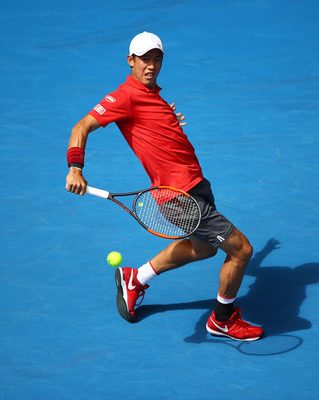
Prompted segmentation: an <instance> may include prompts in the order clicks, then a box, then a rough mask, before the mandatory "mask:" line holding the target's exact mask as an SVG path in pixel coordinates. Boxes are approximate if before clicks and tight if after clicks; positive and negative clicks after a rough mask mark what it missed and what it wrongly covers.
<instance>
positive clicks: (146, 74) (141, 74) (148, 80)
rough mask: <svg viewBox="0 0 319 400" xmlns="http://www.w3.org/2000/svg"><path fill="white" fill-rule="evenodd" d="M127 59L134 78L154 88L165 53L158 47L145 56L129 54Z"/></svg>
mask: <svg viewBox="0 0 319 400" xmlns="http://www.w3.org/2000/svg"><path fill="white" fill-rule="evenodd" d="M127 60H128V64H129V65H130V67H131V68H132V75H133V76H134V78H135V79H137V80H138V81H139V82H141V83H143V85H145V86H147V87H148V88H150V89H154V87H155V85H156V79H157V77H158V74H159V73H160V70H161V67H162V62H163V53H162V52H161V51H160V50H158V49H153V50H150V51H148V52H147V53H145V54H144V55H143V56H128V59H127Z"/></svg>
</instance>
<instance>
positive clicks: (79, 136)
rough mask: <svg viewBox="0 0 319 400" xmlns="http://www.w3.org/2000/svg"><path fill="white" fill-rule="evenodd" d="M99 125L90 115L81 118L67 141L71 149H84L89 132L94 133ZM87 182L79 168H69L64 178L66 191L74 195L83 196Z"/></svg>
mask: <svg viewBox="0 0 319 400" xmlns="http://www.w3.org/2000/svg"><path fill="white" fill-rule="evenodd" d="M99 126H100V124H99V123H98V122H97V121H96V119H95V118H93V117H92V116H91V115H87V116H85V117H84V118H82V119H81V120H80V121H79V122H78V123H77V124H76V125H75V126H74V127H73V129H72V133H71V136H70V141H69V149H70V148H71V147H79V148H81V149H83V150H84V149H85V146H86V141H87V138H88V135H89V133H90V132H92V131H94V130H95V129H97V128H98V127H99ZM86 187H87V182H86V179H85V178H84V176H83V175H82V170H81V169H80V168H74V167H71V168H70V169H69V173H68V175H67V177H66V186H65V188H66V190H67V191H68V192H72V193H75V194H80V195H83V194H85V192H86Z"/></svg>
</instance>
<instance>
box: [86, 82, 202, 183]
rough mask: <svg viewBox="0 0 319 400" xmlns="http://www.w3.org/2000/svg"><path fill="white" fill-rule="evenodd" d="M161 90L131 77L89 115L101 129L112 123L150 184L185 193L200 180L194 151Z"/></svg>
mask: <svg viewBox="0 0 319 400" xmlns="http://www.w3.org/2000/svg"><path fill="white" fill-rule="evenodd" d="M160 90H161V89H160V88H159V87H158V86H156V88H155V89H154V90H151V89H149V88H147V87H146V86H145V85H143V84H142V83H141V82H139V81H137V80H136V79H135V78H134V77H133V76H131V75H130V76H128V78H127V80H126V82H125V83H123V84H122V85H120V86H119V88H118V89H117V90H115V91H114V92H112V93H110V94H109V95H107V96H106V97H105V98H104V99H103V100H102V101H101V102H100V103H99V104H97V105H96V106H95V107H94V109H93V110H91V111H90V113H89V114H90V115H92V116H93V117H94V118H95V119H96V120H97V121H98V122H99V124H100V125H101V126H103V127H105V126H106V125H108V124H109V123H111V122H115V123H116V124H117V126H118V127H119V129H120V131H121V132H122V134H123V136H124V137H125V139H126V141H127V142H128V144H129V145H130V147H131V148H132V150H133V151H134V153H135V154H136V156H137V157H138V158H139V160H140V161H141V163H142V165H143V167H144V168H145V170H146V172H147V174H148V175H149V177H150V179H151V182H152V185H153V186H158V185H167V186H174V187H177V188H179V189H182V190H185V191H188V190H190V189H191V188H192V187H194V186H195V185H197V183H199V182H200V181H201V180H202V179H203V174H202V170H201V167H200V165H199V162H198V159H197V157H196V155H195V151H194V148H193V146H192V145H191V143H190V141H189V140H188V138H187V136H186V135H185V133H184V132H183V130H182V128H181V126H180V125H179V121H178V119H177V117H176V115H175V113H174V111H173V110H172V108H171V107H170V105H169V104H167V103H166V101H165V100H163V99H162V98H161V96H160V95H159V92H160Z"/></svg>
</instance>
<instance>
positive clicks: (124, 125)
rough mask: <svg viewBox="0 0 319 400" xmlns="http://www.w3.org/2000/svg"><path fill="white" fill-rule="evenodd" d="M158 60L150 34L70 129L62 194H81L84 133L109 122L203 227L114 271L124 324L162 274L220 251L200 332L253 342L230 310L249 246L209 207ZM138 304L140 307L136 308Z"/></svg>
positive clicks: (155, 180)
mask: <svg viewBox="0 0 319 400" xmlns="http://www.w3.org/2000/svg"><path fill="white" fill-rule="evenodd" d="M163 56H164V49H163V44H162V42H161V39H160V38H159V37H158V36H156V35H154V34H153V33H149V32H143V33H140V34H138V35H136V36H135V37H134V38H133V40H132V41H131V43H130V46H129V55H128V57H127V61H128V65H129V66H130V68H131V73H130V75H129V76H128V77H127V79H126V81H125V82H124V83H123V84H121V85H120V86H119V87H118V89H116V90H115V91H114V92H112V93H109V94H107V95H106V96H105V97H104V98H103V99H102V100H101V101H100V102H99V103H98V104H97V105H96V106H95V107H94V108H93V109H92V110H91V111H90V112H89V113H88V114H87V115H86V116H85V117H84V118H83V119H81V120H80V121H79V122H78V123H77V124H76V125H75V126H74V128H73V129H72V133H71V137H70V142H69V149H68V152H67V162H68V166H69V173H68V175H67V178H66V189H67V191H69V192H72V193H75V194H79V195H83V194H84V193H85V191H86V186H87V182H86V180H85V178H84V176H83V173H82V169H83V166H84V154H85V146H86V142H87V138H88V135H89V133H90V132H92V131H94V130H95V129H97V128H99V127H106V126H107V125H108V124H110V123H111V122H115V123H116V124H117V126H118V128H119V130H120V131H121V132H122V134H123V136H124V138H125V139H126V141H127V143H128V144H129V146H130V147H131V148H132V150H133V151H134V153H135V154H136V156H137V157H138V158H139V160H140V162H141V163H142V165H143V167H144V169H145V171H146V172H147V174H148V176H149V177H150V180H151V183H152V186H157V185H167V186H173V187H176V188H179V189H182V190H184V191H187V192H189V193H190V194H191V195H192V196H193V197H194V198H195V199H196V200H197V202H198V203H199V205H200V208H201V213H202V221H201V223H200V226H199V228H198V229H197V231H196V232H195V234H193V235H192V236H191V237H189V238H188V239H183V240H178V241H174V242H171V243H170V244H169V245H168V246H167V247H166V248H165V249H164V250H162V251H161V252H160V253H159V254H157V255H156V256H155V257H154V258H152V259H151V260H149V261H148V262H146V263H145V264H143V265H142V266H140V267H139V268H129V267H127V268H118V269H117V270H116V272H115V274H116V284H117V307H118V310H119V313H120V315H121V316H122V317H123V318H125V319H126V320H127V321H129V322H134V321H136V316H135V308H136V306H137V300H138V299H139V298H140V297H141V300H143V298H144V294H145V290H146V289H147V288H148V287H149V285H148V284H149V282H150V281H151V280H152V279H154V278H156V277H158V276H159V275H160V274H162V273H164V272H166V271H169V270H172V269H174V268H178V267H181V266H183V265H185V264H187V263H190V262H192V261H197V260H202V259H206V258H209V257H213V256H214V255H215V254H216V253H217V251H218V249H220V250H222V251H223V252H225V255H226V258H225V261H224V264H223V265H222V267H221V270H220V285H219V290H218V293H217V299H216V303H215V307H214V310H213V311H212V313H211V315H210V317H209V318H208V321H207V324H206V329H207V331H208V332H209V333H211V334H213V335H220V336H227V337H230V338H233V339H236V340H246V341H248V340H249V341H250V340H256V339H259V338H260V337H261V336H262V333H263V330H262V328H260V327H258V326H253V325H251V324H250V323H248V322H247V321H244V320H243V319H242V317H241V311H240V309H239V308H238V307H237V306H235V300H236V295H237V292H238V290H239V287H240V285H241V282H242V279H243V275H244V271H245V267H246V265H247V263H248V261H249V259H250V257H251V255H252V246H251V245H250V243H249V241H248V239H247V238H246V237H245V236H244V235H243V234H242V233H241V232H240V231H239V230H238V229H237V228H236V227H235V226H234V225H233V224H232V223H231V222H230V221H229V220H228V219H227V218H225V217H224V216H223V215H222V214H220V213H219V212H218V211H217V209H216V206H215V200H214V196H213V193H212V190H211V185H210V183H209V181H208V180H207V179H205V177H204V176H203V172H202V169H201V166H200V164H199V162H198V159H197V157H196V154H195V151H194V148H193V146H192V144H191V143H190V142H189V140H188V138H187V136H186V135H185V133H184V131H183V128H182V126H183V125H185V122H184V116H183V115H181V114H180V113H179V114H175V105H174V104H173V105H169V104H168V103H167V102H166V101H165V100H164V99H163V98H162V97H161V96H160V90H161V88H160V87H159V86H158V85H157V77H158V75H159V73H160V70H161V67H162V62H163ZM139 304H140V303H139Z"/></svg>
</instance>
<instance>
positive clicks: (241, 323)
mask: <svg viewBox="0 0 319 400" xmlns="http://www.w3.org/2000/svg"><path fill="white" fill-rule="evenodd" d="M230 324H231V325H236V327H237V328H241V329H242V330H245V329H246V328H249V327H250V325H249V323H248V322H246V321H244V320H243V319H242V318H241V312H240V310H239V309H237V312H236V314H235V315H234V316H233V318H232V319H231V321H230Z"/></svg>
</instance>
